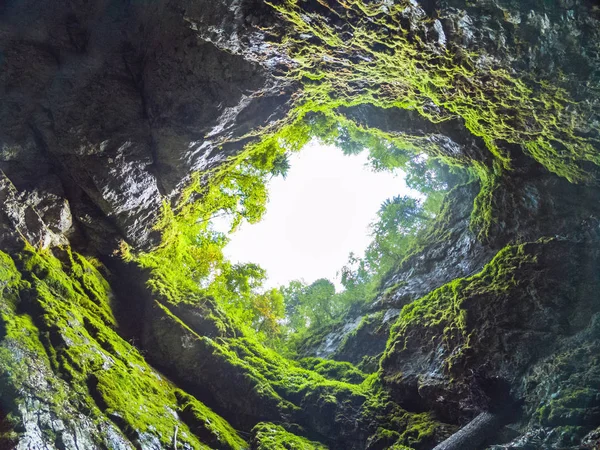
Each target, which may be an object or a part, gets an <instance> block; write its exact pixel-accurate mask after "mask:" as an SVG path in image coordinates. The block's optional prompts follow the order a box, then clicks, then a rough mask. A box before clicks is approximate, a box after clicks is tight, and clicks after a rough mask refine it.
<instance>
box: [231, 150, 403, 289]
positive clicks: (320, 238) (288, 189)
mask: <svg viewBox="0 0 600 450" xmlns="http://www.w3.org/2000/svg"><path fill="white" fill-rule="evenodd" d="M367 158H368V153H367V152H366V151H364V152H362V153H361V154H360V155H355V156H345V155H344V154H343V153H342V151H341V150H339V149H338V148H336V147H333V146H322V145H320V144H318V143H317V142H311V143H309V144H308V145H307V146H306V147H305V148H304V149H302V151H300V152H299V153H296V154H293V155H291V157H290V165H291V168H290V170H289V172H288V175H287V178H286V179H285V180H284V179H283V178H281V177H277V178H273V179H272V180H271V181H270V183H269V203H268V205H267V212H266V214H265V216H264V217H263V220H262V221H261V222H259V223H257V224H252V225H251V224H248V223H244V224H243V225H242V226H241V227H240V229H239V230H238V231H237V232H235V233H234V234H233V236H232V237H231V242H230V243H229V244H228V245H227V247H226V248H225V256H226V257H228V258H229V259H230V260H231V261H232V262H254V263H257V264H259V265H260V266H261V267H263V268H264V269H266V270H267V275H268V280H267V282H266V283H265V287H268V288H271V287H279V286H281V285H285V284H287V283H288V282H289V281H291V280H295V279H304V281H305V282H307V283H311V282H313V281H314V280H316V279H318V278H328V279H330V280H332V281H334V282H336V285H338V287H339V281H338V280H337V278H336V272H337V271H339V270H340V269H341V268H342V266H344V265H345V264H346V262H347V260H348V254H349V253H350V252H354V253H355V254H357V255H359V256H362V255H363V253H364V250H365V248H366V247H367V245H368V244H369V242H370V240H371V239H370V236H369V229H368V225H369V223H371V222H373V220H374V219H375V217H376V212H377V210H378V209H379V207H380V205H381V203H382V202H383V201H384V200H385V199H387V198H389V197H392V196H394V195H398V194H403V195H405V194H407V193H408V192H409V189H408V188H407V187H406V184H405V183H404V179H403V178H402V176H401V172H399V173H398V175H394V174H392V173H389V172H379V173H375V172H373V171H372V170H371V169H370V168H369V167H367V166H366V163H367Z"/></svg>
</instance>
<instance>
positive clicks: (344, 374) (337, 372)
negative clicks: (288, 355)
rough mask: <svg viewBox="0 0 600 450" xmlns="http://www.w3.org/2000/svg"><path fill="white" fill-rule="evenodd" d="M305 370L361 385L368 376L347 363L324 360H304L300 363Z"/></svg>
mask: <svg viewBox="0 0 600 450" xmlns="http://www.w3.org/2000/svg"><path fill="white" fill-rule="evenodd" d="M298 363H299V364H300V366H302V367H303V368H305V369H308V370H313V371H315V372H317V373H319V374H321V375H323V376H324V377H326V378H329V379H332V380H337V381H343V382H346V383H352V384H360V383H362V382H363V381H365V378H366V374H364V373H363V372H361V371H360V370H358V369H357V368H356V367H355V366H354V365H352V364H351V363H349V362H345V361H334V360H331V359H322V358H303V359H301V360H299V361H298Z"/></svg>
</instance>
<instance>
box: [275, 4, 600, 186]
mask: <svg viewBox="0 0 600 450" xmlns="http://www.w3.org/2000/svg"><path fill="white" fill-rule="evenodd" d="M269 4H271V5H272V6H273V7H274V8H275V9H276V10H277V11H278V12H279V13H280V14H281V17H282V18H283V19H284V20H286V22H287V24H288V27H286V31H287V33H286V36H285V37H284V38H283V43H282V44H281V46H282V47H283V49H284V50H286V51H287V52H288V54H289V55H290V57H291V58H292V59H293V60H294V61H295V63H296V64H295V66H294V67H292V68H291V70H290V72H289V73H288V74H287V76H288V77H290V78H295V79H297V80H300V81H303V82H304V93H303V95H302V96H301V97H300V100H299V101H300V102H301V104H302V108H304V109H306V110H320V109H321V110H322V109H333V108H336V107H339V106H351V105H355V104H362V103H372V104H374V105H377V106H380V107H384V108H390V107H397V108H402V109H413V110H416V111H418V112H419V113H420V114H421V115H423V116H424V117H426V118H428V119H429V120H431V121H432V122H442V121H446V120H449V119H451V118H453V117H455V116H459V117H461V118H462V119H463V120H464V123H465V126H466V127H467V129H469V131H470V132H471V133H472V134H474V135H475V136H479V137H481V138H482V139H483V140H484V141H485V143H486V145H487V147H488V149H489V151H490V153H491V154H492V155H493V157H494V158H495V159H496V160H497V161H499V162H500V163H501V164H502V166H503V167H504V168H505V169H510V165H511V164H510V159H509V157H508V155H507V154H506V153H505V152H503V151H502V150H501V149H500V145H499V144H500V142H508V143H515V144H524V145H525V147H526V148H527V149H528V150H529V152H530V154H531V155H532V156H533V157H534V158H535V159H536V160H537V161H539V162H540V163H542V164H543V165H545V166H546V167H547V168H548V169H549V170H551V171H553V172H555V173H557V174H559V175H561V176H564V177H566V178H568V179H569V180H571V181H577V180H583V179H586V178H589V176H590V175H589V173H586V172H585V170H584V169H583V168H582V166H583V164H582V163H584V162H586V161H591V162H593V163H595V164H598V163H599V158H598V155H597V153H596V152H594V151H593V144H594V141H593V140H592V139H590V138H589V137H587V136H585V134H584V133H583V132H582V131H580V130H584V129H585V115H584V113H583V112H579V113H575V114H573V112H572V111H571V110H572V109H573V107H574V106H575V102H573V101H572V100H571V99H570V98H569V95H568V94H567V93H566V92H565V91H564V90H562V89H561V88H559V87H556V86H553V85H552V84H550V83H548V82H545V81H543V80H542V81H540V80H537V79H536V77H535V76H534V75H533V74H531V75H527V74H525V75H523V76H522V77H521V78H517V77H515V76H514V75H513V74H512V73H511V71H510V70H504V69H503V68H492V67H486V66H485V65H482V64H477V63H476V62H477V61H478V60H479V59H480V57H481V55H479V54H477V53H475V52H472V53H468V52H465V51H464V49H462V48H453V47H449V48H447V49H446V48H440V47H439V46H438V45H437V44H436V43H429V42H426V40H424V39H423V38H422V36H421V35H420V34H419V31H418V30H424V29H426V27H427V21H429V20H430V18H428V17H418V16H416V15H410V13H408V14H409V15H410V18H409V19H408V20H407V18H406V15H407V11H410V8H407V5H406V2H397V3H396V4H393V5H386V7H385V8H382V7H381V6H380V5H379V4H377V3H367V2H364V1H362V0H349V1H344V2H339V3H338V2H329V3H327V4H326V3H321V4H320V6H319V7H318V8H316V10H313V11H311V10H308V9H307V8H305V7H304V5H303V3H301V2H298V1H296V0H281V1H274V2H269ZM331 15H335V16H338V17H340V19H341V21H340V22H341V23H344V25H340V22H334V21H329V20H327V17H329V16H331ZM407 22H409V23H410V26H408V25H407ZM304 36H311V39H310V40H306V39H303V37H304ZM350 68H351V69H350ZM431 103H433V104H435V105H437V106H438V107H439V108H435V109H434V108H430V107H429V105H430V104H431ZM507 116H510V117H511V120H506V117H507Z"/></svg>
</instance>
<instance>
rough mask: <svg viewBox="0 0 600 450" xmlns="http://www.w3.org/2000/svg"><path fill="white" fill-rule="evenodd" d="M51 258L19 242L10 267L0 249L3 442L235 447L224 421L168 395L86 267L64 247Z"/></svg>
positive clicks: (167, 385) (187, 399) (101, 282)
mask: <svg viewBox="0 0 600 450" xmlns="http://www.w3.org/2000/svg"><path fill="white" fill-rule="evenodd" d="M57 254H58V255H59V256H60V259H59V258H57V257H56V256H55V255H53V254H52V253H50V252H38V251H35V250H34V249H32V248H26V249H25V250H24V251H23V252H22V253H21V254H20V255H19V256H18V258H17V259H16V262H17V265H16V266H15V264H13V262H12V261H13V260H12V259H11V258H9V257H7V255H5V254H2V256H3V258H2V272H1V273H2V275H3V280H4V288H3V292H2V304H1V308H2V329H3V330H4V333H3V335H2V341H1V344H0V358H1V359H2V369H1V370H2V373H1V374H0V376H2V380H3V382H2V390H1V391H0V403H1V404H2V406H3V409H4V410H7V411H9V420H11V421H12V422H13V423H14V426H15V430H16V431H15V432H14V433H13V435H11V438H15V439H17V440H18V442H19V444H18V445H20V446H25V447H23V448H28V447H27V446H31V448H38V447H39V446H40V445H46V444H45V443H48V442H51V443H53V444H52V445H56V446H61V445H62V448H74V447H73V446H74V445H76V442H79V445H84V446H85V447H86V448H95V447H97V446H104V447H108V448H133V447H135V446H141V447H143V448H171V446H172V445H173V441H174V439H175V435H177V440H178V442H179V444H180V445H187V446H188V447H189V448H197V449H201V448H210V446H211V445H212V444H215V443H216V444H217V445H219V446H220V448H230V449H232V450H233V449H236V450H237V449H240V448H244V447H245V443H244V441H243V440H242V439H241V438H240V437H239V436H238V435H237V433H236V432H235V430H233V429H232V428H231V427H230V426H229V425H228V424H227V422H225V421H224V420H223V419H222V418H220V417H219V416H218V415H216V414H215V413H214V412H212V411H211V410H210V409H208V408H207V407H206V406H204V405H202V404H201V403H200V402H198V401H197V400H196V399H194V398H193V397H191V396H189V395H187V394H185V396H183V397H182V395H183V394H179V396H178V395H176V394H178V393H180V392H181V391H180V390H178V389H177V388H176V387H175V386H174V385H173V384H172V383H171V382H170V381H169V380H167V379H166V378H165V377H164V376H163V375H161V374H160V373H158V372H157V371H156V370H154V369H153V368H152V367H150V366H149V365H148V363H147V362H146V361H145V359H144V356H143V355H142V354H141V353H140V351H139V350H138V349H137V348H136V347H134V346H133V345H132V344H131V343H129V342H127V341H125V340H124V339H122V338H121V337H120V336H119V334H118V330H117V324H116V321H115V319H114V316H113V314H112V306H111V305H112V302H113V298H112V294H111V290H110V287H109V285H108V283H107V281H106V280H105V278H104V277H103V276H102V275H101V274H100V273H99V272H98V270H97V269H96V267H95V265H94V264H92V263H90V262H89V261H88V260H86V259H85V258H84V257H83V256H81V255H78V254H76V253H72V252H71V251H70V249H68V248H65V249H63V250H61V251H60V252H57ZM17 266H18V267H19V269H17ZM20 271H21V272H22V273H23V274H24V275H21V273H20ZM17 393H18V394H17ZM190 411H192V413H191V414H190ZM201 421H206V422H209V423H211V426H204V427H203V428H201V427H199V425H198V424H199V423H200V422H201ZM57 423H60V424H61V425H60V427H59V428H57ZM190 427H192V428H194V430H195V431H196V432H198V435H196V434H195V432H194V431H192V430H191V429H190ZM20 430H24V431H20ZM57 430H58V431H57ZM199 431H201V432H199ZM61 443H62V444H61Z"/></svg>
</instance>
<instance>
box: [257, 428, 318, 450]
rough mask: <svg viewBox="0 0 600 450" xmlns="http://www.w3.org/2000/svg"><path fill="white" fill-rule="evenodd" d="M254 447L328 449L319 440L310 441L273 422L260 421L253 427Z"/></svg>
mask: <svg viewBox="0 0 600 450" xmlns="http://www.w3.org/2000/svg"><path fill="white" fill-rule="evenodd" d="M252 434H253V436H254V438H253V441H252V442H253V447H252V448H255V449H256V450H327V447H326V446H324V445H323V444H321V443H319V442H314V441H309V440H308V439H305V438H303V437H300V436H297V435H295V434H292V433H290V432H288V431H286V429H285V428H283V427H282V426H279V425H275V424H272V423H265V422H262V423H259V424H258V425H256V426H255V427H254V428H253V429H252Z"/></svg>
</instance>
